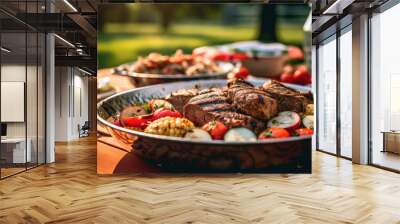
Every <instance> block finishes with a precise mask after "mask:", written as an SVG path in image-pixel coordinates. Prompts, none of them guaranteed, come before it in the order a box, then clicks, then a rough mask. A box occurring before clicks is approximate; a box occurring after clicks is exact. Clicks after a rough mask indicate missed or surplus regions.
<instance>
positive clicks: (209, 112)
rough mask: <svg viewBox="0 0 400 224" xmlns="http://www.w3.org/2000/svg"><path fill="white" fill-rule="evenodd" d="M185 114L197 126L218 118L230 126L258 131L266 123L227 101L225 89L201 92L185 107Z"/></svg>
mask: <svg viewBox="0 0 400 224" xmlns="http://www.w3.org/2000/svg"><path fill="white" fill-rule="evenodd" d="M183 115H184V116H185V117H186V118H188V119H189V120H191V121H192V122H193V123H194V124H195V125H197V126H203V125H204V124H206V123H208V122H210V121H213V120H218V121H221V122H222V123H224V124H225V125H226V126H228V127H230V128H231V127H246V128H249V129H251V130H254V131H256V132H259V131H261V130H263V128H264V126H265V123H264V122H261V121H259V120H257V119H255V118H253V117H251V116H248V115H245V114H241V113H238V112H236V109H235V108H234V106H233V105H232V104H230V103H228V101H227V97H226V96H225V93H224V92H223V91H219V90H214V91H213V92H208V93H205V94H200V95H197V96H195V97H193V98H192V99H190V100H189V102H188V103H187V104H186V105H185V106H184V107H183Z"/></svg>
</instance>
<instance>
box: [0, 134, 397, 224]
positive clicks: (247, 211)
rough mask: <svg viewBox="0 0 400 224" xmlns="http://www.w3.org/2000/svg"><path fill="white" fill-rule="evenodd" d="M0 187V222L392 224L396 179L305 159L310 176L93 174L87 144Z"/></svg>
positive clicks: (91, 148)
mask: <svg viewBox="0 0 400 224" xmlns="http://www.w3.org/2000/svg"><path fill="white" fill-rule="evenodd" d="M56 158H57V163H55V164H51V165H48V166H42V167H39V168H36V169H33V170H30V171H28V172H26V173H23V174H20V175H17V176H14V177H11V178H8V179H5V180H3V181H0V223H7V224H8V223H46V222H47V223H173V224H175V223H374V224H375V223H385V224H386V223H400V175H399V174H395V173H391V172H387V171H384V170H380V169H377V168H374V167H368V166H359V165H352V164H351V163H350V162H349V161H347V160H343V159H337V158H335V157H332V156H329V155H326V154H323V153H317V152H316V153H314V154H313V160H314V161H313V174H312V175H260V174H258V175H244V174H237V175H196V176H192V175H174V176H113V177H99V176H97V175H96V173H95V171H96V164H95V162H96V142H95V138H85V139H84V140H82V141H77V142H72V143H70V144H58V145H57V157H56Z"/></svg>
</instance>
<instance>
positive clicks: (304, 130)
mask: <svg viewBox="0 0 400 224" xmlns="http://www.w3.org/2000/svg"><path fill="white" fill-rule="evenodd" d="M313 134H314V131H313V130H311V129H309V128H299V129H297V130H296V135H298V136H307V135H313Z"/></svg>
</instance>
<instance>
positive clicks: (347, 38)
mask: <svg viewBox="0 0 400 224" xmlns="http://www.w3.org/2000/svg"><path fill="white" fill-rule="evenodd" d="M350 28H351V27H350ZM351 48H352V35H351V30H350V31H348V32H346V33H344V34H342V35H341V36H340V153H341V155H342V156H345V157H349V158H351V157H352V148H351V145H352V49H351Z"/></svg>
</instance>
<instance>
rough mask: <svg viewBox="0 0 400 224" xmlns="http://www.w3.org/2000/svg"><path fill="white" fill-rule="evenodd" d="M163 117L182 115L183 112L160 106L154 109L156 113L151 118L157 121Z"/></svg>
mask: <svg viewBox="0 0 400 224" xmlns="http://www.w3.org/2000/svg"><path fill="white" fill-rule="evenodd" d="M162 117H182V114H181V113H179V112H178V111H174V110H170V109H167V108H160V109H157V110H156V111H154V114H153V116H152V117H151V118H150V119H151V120H153V121H155V120H157V119H160V118H162Z"/></svg>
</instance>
